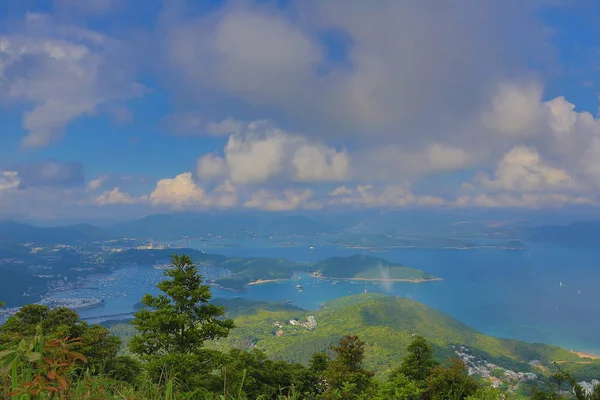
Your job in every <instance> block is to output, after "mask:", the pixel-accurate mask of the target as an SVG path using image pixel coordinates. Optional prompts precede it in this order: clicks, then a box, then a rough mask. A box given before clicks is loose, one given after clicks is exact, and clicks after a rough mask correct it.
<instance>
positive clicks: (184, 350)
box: [129, 255, 233, 356]
mask: <svg viewBox="0 0 600 400" xmlns="http://www.w3.org/2000/svg"><path fill="white" fill-rule="evenodd" d="M172 264H173V267H174V268H173V269H167V270H165V271H164V275H165V276H166V277H167V278H170V279H166V280H164V281H161V282H159V283H158V284H157V285H156V286H157V287H158V288H159V289H160V290H161V291H162V292H163V293H164V294H160V295H158V296H152V295H150V294H146V295H145V296H144V297H143V298H142V302H143V303H144V304H145V305H146V306H147V307H148V308H143V309H141V310H140V311H138V312H137V313H135V318H134V320H133V321H132V324H133V325H134V326H135V327H136V329H137V330H138V332H139V335H136V336H134V337H133V338H132V339H131V342H130V344H129V345H130V348H131V350H132V351H133V352H134V353H136V354H139V355H141V356H156V355H165V354H170V353H180V354H189V353H192V352H195V351H196V350H197V349H199V348H200V347H202V345H203V343H204V342H205V341H206V340H213V339H217V338H220V337H225V336H227V334H228V333H229V330H230V329H232V328H233V321H232V320H230V319H223V318H220V317H222V316H223V315H224V314H225V311H224V309H223V308H221V307H217V306H215V305H214V304H210V303H208V301H209V300H210V299H211V293H210V287H209V286H208V285H203V284H202V277H201V276H200V275H199V274H198V270H197V268H196V266H195V265H194V264H193V263H192V260H191V259H190V257H189V256H187V255H182V256H178V255H173V257H172Z"/></svg>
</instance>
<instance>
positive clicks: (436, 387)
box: [424, 358, 479, 400]
mask: <svg viewBox="0 0 600 400" xmlns="http://www.w3.org/2000/svg"><path fill="white" fill-rule="evenodd" d="M477 389H479V385H478V384H477V381H476V380H475V379H474V378H473V377H472V376H469V375H468V374H467V367H466V366H465V363H464V362H463V361H462V360H460V359H458V358H453V359H451V360H450V365H448V366H443V367H442V366H438V367H435V368H434V369H433V370H432V371H431V374H430V375H429V378H428V379H427V389H426V390H425V393H424V397H425V399H427V400H462V399H466V398H467V397H469V396H471V395H474V394H475V393H476V392H477Z"/></svg>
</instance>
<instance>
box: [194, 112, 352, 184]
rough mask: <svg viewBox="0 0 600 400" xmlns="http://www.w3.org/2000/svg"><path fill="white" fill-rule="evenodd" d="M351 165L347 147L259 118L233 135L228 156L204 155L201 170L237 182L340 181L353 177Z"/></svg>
mask: <svg viewBox="0 0 600 400" xmlns="http://www.w3.org/2000/svg"><path fill="white" fill-rule="evenodd" d="M349 164H350V159H349V155H348V154H347V152H346V151H344V150H341V151H339V150H336V149H335V148H332V147H328V146H326V145H324V144H322V143H318V142H311V141H309V140H308V139H306V138H305V137H302V136H299V135H294V134H290V133H287V132H285V131H283V130H281V129H278V128H275V127H274V126H273V125H272V124H270V123H269V122H267V121H255V122H252V123H250V124H248V125H247V126H246V127H245V128H244V129H243V130H242V131H241V132H240V133H238V134H233V135H231V136H230V137H229V140H228V142H227V144H226V146H225V148H224V157H219V156H215V155H214V154H206V155H204V156H202V157H201V158H200V159H199V160H198V167H197V171H198V177H199V178H200V179H202V180H206V181H210V180H214V179H217V178H223V177H228V179H230V180H231V182H232V183H234V184H236V185H252V184H264V183H266V182H268V181H271V180H277V179H287V180H292V181H297V182H336V181H344V180H347V179H348V178H349V176H350V165H349Z"/></svg>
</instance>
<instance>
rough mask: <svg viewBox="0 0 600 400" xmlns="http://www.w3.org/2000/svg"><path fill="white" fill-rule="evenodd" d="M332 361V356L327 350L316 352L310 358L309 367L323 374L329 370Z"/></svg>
mask: <svg viewBox="0 0 600 400" xmlns="http://www.w3.org/2000/svg"><path fill="white" fill-rule="evenodd" d="M330 362H331V357H329V355H328V354H327V353H325V352H319V353H314V354H313V355H312V357H311V358H310V364H309V368H310V369H311V370H312V371H313V372H315V373H317V374H322V373H323V372H325V370H327V367H328V366H329V363H330Z"/></svg>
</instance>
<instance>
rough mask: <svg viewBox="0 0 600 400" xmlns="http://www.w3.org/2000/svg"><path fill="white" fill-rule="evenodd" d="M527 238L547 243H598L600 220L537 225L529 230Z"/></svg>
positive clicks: (599, 241) (599, 238)
mask: <svg viewBox="0 0 600 400" xmlns="http://www.w3.org/2000/svg"><path fill="white" fill-rule="evenodd" d="M529 239H530V240H532V241H536V242H547V243H569V244H577V243H581V244H592V243H600V221H580V222H573V223H571V224H567V225H543V226H538V227H536V228H533V229H532V230H531V231H530V236H529Z"/></svg>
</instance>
